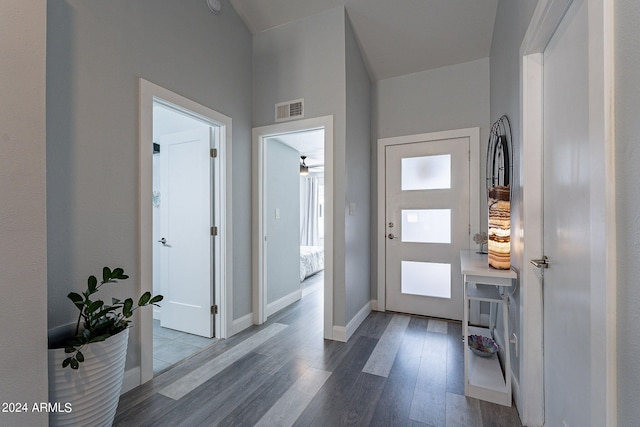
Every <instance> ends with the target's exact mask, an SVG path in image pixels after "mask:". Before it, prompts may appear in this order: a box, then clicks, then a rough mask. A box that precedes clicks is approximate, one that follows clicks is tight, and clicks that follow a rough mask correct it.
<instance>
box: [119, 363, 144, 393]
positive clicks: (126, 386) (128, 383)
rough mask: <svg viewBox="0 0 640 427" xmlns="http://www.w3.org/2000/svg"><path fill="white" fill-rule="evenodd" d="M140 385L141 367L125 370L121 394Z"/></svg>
mask: <svg viewBox="0 0 640 427" xmlns="http://www.w3.org/2000/svg"><path fill="white" fill-rule="evenodd" d="M139 385H140V367H139V366H137V367H135V368H132V369H129V370H127V371H125V372H124V378H123V380H122V390H121V391H120V395H123V394H125V393H126V392H128V391H130V390H133V389H134V388H136V387H138V386H139Z"/></svg>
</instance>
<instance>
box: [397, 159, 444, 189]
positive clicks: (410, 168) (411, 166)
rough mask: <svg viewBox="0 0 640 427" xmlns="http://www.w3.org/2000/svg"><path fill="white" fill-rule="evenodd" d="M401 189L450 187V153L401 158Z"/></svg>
mask: <svg viewBox="0 0 640 427" xmlns="http://www.w3.org/2000/svg"><path fill="white" fill-rule="evenodd" d="M401 179H402V184H401V188H402V191H407V190H439V189H448V188H451V155H450V154H441V155H437V156H422V157H409V158H404V159H402V178H401Z"/></svg>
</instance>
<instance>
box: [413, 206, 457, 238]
mask: <svg viewBox="0 0 640 427" xmlns="http://www.w3.org/2000/svg"><path fill="white" fill-rule="evenodd" d="M402 241H403V242H413V243H451V209H403V210H402Z"/></svg>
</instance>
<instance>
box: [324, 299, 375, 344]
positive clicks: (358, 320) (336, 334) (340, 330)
mask: <svg viewBox="0 0 640 427" xmlns="http://www.w3.org/2000/svg"><path fill="white" fill-rule="evenodd" d="M374 304H375V305H376V307H377V305H378V303H377V301H374V300H371V301H369V302H367V303H366V304H365V305H363V306H362V308H361V309H360V311H358V312H357V313H356V315H355V316H353V319H351V320H350V321H349V323H347V326H346V327H345V326H334V327H333V339H334V340H335V341H341V342H347V341H348V340H349V338H351V336H352V335H353V333H354V332H355V331H356V329H358V327H359V326H360V325H361V324H362V322H364V319H366V318H367V316H368V315H369V313H371V310H372V307H373V305H374Z"/></svg>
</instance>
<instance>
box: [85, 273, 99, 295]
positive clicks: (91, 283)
mask: <svg viewBox="0 0 640 427" xmlns="http://www.w3.org/2000/svg"><path fill="white" fill-rule="evenodd" d="M87 284H88V286H87V288H88V290H89V294H92V293H94V292H95V291H96V288H97V287H98V279H96V276H89V279H88V280H87Z"/></svg>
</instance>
